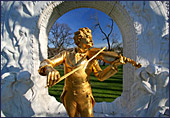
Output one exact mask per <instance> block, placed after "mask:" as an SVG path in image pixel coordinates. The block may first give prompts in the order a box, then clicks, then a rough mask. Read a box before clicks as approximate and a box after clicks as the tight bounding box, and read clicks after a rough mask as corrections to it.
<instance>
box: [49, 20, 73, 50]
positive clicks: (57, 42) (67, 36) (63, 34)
mask: <svg viewBox="0 0 170 118" xmlns="http://www.w3.org/2000/svg"><path fill="white" fill-rule="evenodd" d="M72 34H73V33H72V31H71V28H70V27H69V26H68V25H67V24H64V23H62V24H60V23H57V22H56V23H55V24H54V25H53V26H52V28H51V30H50V33H49V39H48V48H52V47H53V48H55V49H56V50H57V51H58V52H60V51H62V50H63V49H67V47H68V46H70V45H72V44H73V40H72V37H71V36H72Z"/></svg>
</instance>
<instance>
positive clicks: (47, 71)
mask: <svg viewBox="0 0 170 118" xmlns="http://www.w3.org/2000/svg"><path fill="white" fill-rule="evenodd" d="M65 58H66V52H65V51H63V52H61V53H59V54H58V55H56V56H54V57H52V58H50V59H45V60H43V61H42V62H41V63H40V67H39V70H38V72H39V74H40V75H42V76H47V86H49V87H51V86H53V85H54V83H56V82H57V81H59V80H60V73H59V72H58V71H57V70H56V69H54V67H55V66H58V65H60V64H62V63H64V60H65Z"/></svg>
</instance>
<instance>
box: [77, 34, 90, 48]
mask: <svg viewBox="0 0 170 118" xmlns="http://www.w3.org/2000/svg"><path fill="white" fill-rule="evenodd" d="M92 46H93V40H92V35H91V33H87V34H85V36H84V37H83V38H82V39H80V42H79V47H80V48H82V49H88V48H90V47H92Z"/></svg>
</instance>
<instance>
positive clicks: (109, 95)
mask: <svg viewBox="0 0 170 118" xmlns="http://www.w3.org/2000/svg"><path fill="white" fill-rule="evenodd" d="M98 23H99V25H100V26H101V29H100V28H99V27H96V25H97V24H98ZM82 27H88V28H90V29H91V30H92V36H93V42H94V45H93V47H96V48H103V47H104V46H107V50H110V51H114V52H117V53H119V54H122V55H123V41H122V36H121V33H120V31H119V28H118V26H117V24H116V23H115V22H114V21H113V19H111V18H110V17H109V16H108V15H106V14H105V13H103V12H101V11H99V10H97V9H93V8H77V9H74V10H71V11H69V12H67V13H65V14H64V15H62V16H61V17H60V18H58V19H57V20H56V22H55V23H54V24H53V26H52V28H51V30H50V32H49V35H48V58H51V57H53V56H55V55H56V54H58V53H59V52H61V51H63V50H73V48H75V47H76V45H75V44H74V41H73V36H74V32H76V31H77V30H78V29H79V28H82ZM102 31H103V32H102ZM109 33H110V34H109ZM106 36H108V38H109V43H108V41H107V40H106ZM63 37H65V38H63ZM61 42H62V43H61ZM113 60H114V59H113ZM98 61H99V64H100V67H101V68H102V70H104V68H106V67H107V66H108V64H105V63H103V62H102V61H100V60H98ZM56 69H57V70H58V71H59V72H60V74H61V76H63V75H64V68H63V65H60V66H58V67H56ZM118 69H119V72H118V73H117V74H115V75H114V76H113V77H110V78H109V79H107V80H105V81H104V82H100V81H99V80H97V78H96V77H95V76H94V74H93V73H91V75H90V82H91V86H92V92H93V95H94V98H95V100H96V102H104V101H105V102H112V101H114V100H115V99H116V98H117V97H119V96H121V94H122V91H123V66H119V68H118ZM63 86H64V80H63V81H61V82H60V83H58V84H56V85H55V86H53V87H51V88H49V94H50V95H52V96H54V97H55V98H56V99H57V101H60V95H61V93H62V90H63Z"/></svg>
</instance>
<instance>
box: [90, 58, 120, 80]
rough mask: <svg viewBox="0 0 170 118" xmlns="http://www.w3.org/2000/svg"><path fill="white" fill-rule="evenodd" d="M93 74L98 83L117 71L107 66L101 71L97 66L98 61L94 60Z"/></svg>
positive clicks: (111, 66) (113, 67)
mask: <svg viewBox="0 0 170 118" xmlns="http://www.w3.org/2000/svg"><path fill="white" fill-rule="evenodd" d="M93 72H94V75H95V76H96V77H97V78H98V80H99V81H104V80H106V79H108V78H110V77H111V76H113V75H114V74H116V73H117V72H118V69H117V67H115V66H113V65H109V66H107V67H106V68H105V69H104V70H102V69H101V68H100V66H99V63H98V61H97V60H95V61H94V64H93Z"/></svg>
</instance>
